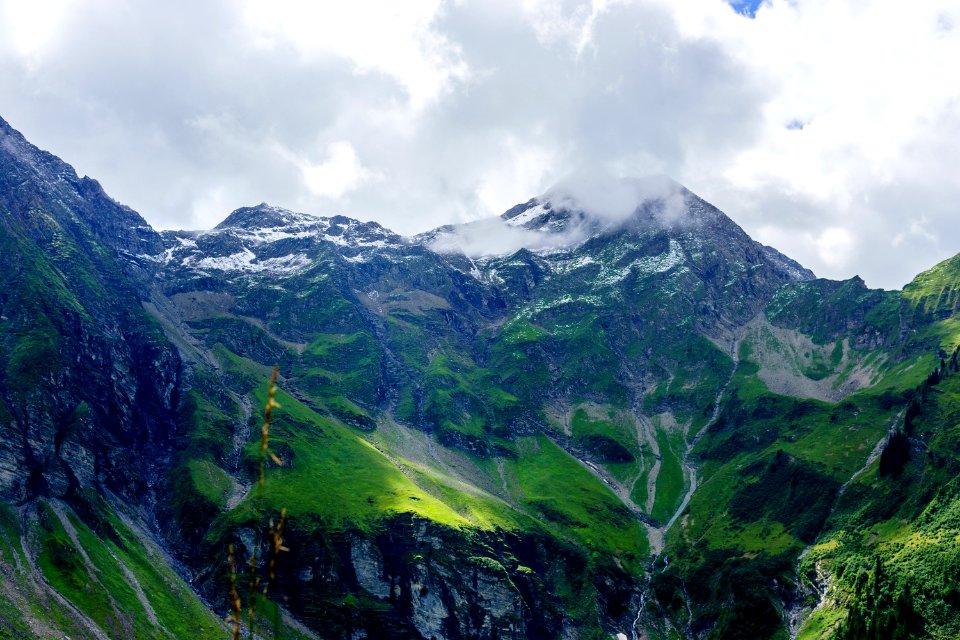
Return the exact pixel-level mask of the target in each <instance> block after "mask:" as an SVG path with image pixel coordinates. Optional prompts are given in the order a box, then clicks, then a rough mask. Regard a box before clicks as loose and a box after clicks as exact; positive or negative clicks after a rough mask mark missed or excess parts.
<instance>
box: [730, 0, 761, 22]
mask: <svg viewBox="0 0 960 640" xmlns="http://www.w3.org/2000/svg"><path fill="white" fill-rule="evenodd" d="M727 2H729V3H730V6H731V7H733V8H734V9H735V10H736V12H737V13H739V14H742V15H745V16H747V17H748V18H753V17H755V16H756V15H757V9H759V8H760V5H761V4H763V0H727Z"/></svg>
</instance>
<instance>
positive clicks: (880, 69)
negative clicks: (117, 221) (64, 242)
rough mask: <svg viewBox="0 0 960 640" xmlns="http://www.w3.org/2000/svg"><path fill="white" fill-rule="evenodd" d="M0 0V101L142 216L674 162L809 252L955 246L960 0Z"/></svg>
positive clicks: (871, 275) (472, 192) (827, 255)
mask: <svg viewBox="0 0 960 640" xmlns="http://www.w3.org/2000/svg"><path fill="white" fill-rule="evenodd" d="M758 4H759V3H758V2H757V0H749V1H746V2H741V1H733V2H725V1H724V0H636V1H622V0H584V1H570V0H565V1H562V2H561V1H559V0H525V1H523V2H520V1H518V0H483V1H480V0H448V1H442V0H404V1H403V2H397V1H396V0H351V1H350V2H343V1H339V2H319V1H310V0H304V1H300V0H223V1H217V0H209V1H204V2H199V1H191V2H186V1H181V2H146V1H143V2H130V1H129V0H83V1H79V0H0V116H2V117H4V118H5V119H6V120H8V121H9V122H10V123H11V124H12V125H13V126H14V127H15V128H17V129H19V130H20V131H22V132H23V133H24V134H25V135H26V136H27V137H28V138H29V139H30V140H31V141H33V142H34V143H35V144H37V145H39V146H41V147H43V148H46V149H48V150H50V151H52V152H54V153H56V154H57V155H59V156H61V157H62V158H64V159H65V160H67V161H68V162H70V163H72V164H73V165H74V166H75V167H76V168H77V170H78V172H79V173H81V174H88V175H91V176H93V177H95V178H97V179H99V180H100V181H101V182H102V183H103V185H104V187H105V188H106V189H107V191H108V192H109V193H110V194H111V195H113V196H114V197H115V198H117V199H118V200H120V201H122V202H124V203H126V204H129V205H130V206H132V207H133V208H135V209H137V210H138V211H140V212H141V213H142V214H143V215H144V216H145V217H146V218H147V219H148V220H149V221H150V222H151V223H152V224H154V225H155V226H157V227H159V228H209V227H211V226H213V225H214V224H216V223H217V222H218V221H219V220H221V219H222V218H224V217H225V216H226V214H227V213H228V212H229V211H231V210H232V209H234V208H236V207H238V206H242V205H248V204H255V203H258V202H261V201H267V202H270V203H273V204H278V205H282V206H286V207H289V208H291V209H296V210H300V211H306V212H309V213H316V214H322V215H327V214H333V213H344V214H347V215H351V216H353V217H357V218H361V219H375V220H378V221H379V222H381V223H382V224H384V225H386V226H388V227H391V228H393V229H395V230H396V231H398V232H401V233H413V232H417V231H422V230H425V229H428V228H431V227H434V226H437V225H439V224H444V223H448V222H464V221H470V220H476V219H480V218H483V217H486V216H491V215H495V214H499V213H501V212H502V211H504V210H505V209H507V208H508V207H510V206H512V205H513V204H516V203H518V202H522V201H525V200H527V199H529V198H530V197H531V196H534V195H537V194H539V193H542V192H544V191H545V190H546V189H548V188H549V187H550V186H551V185H553V184H555V183H557V182H558V181H560V180H562V179H564V178H565V177H568V176H570V175H577V174H578V173H579V172H582V171H585V170H589V171H595V170H597V168H602V169H603V170H605V171H607V172H610V173H613V174H615V175H623V176H644V175H650V174H666V175H669V176H671V177H673V178H675V179H676V180H678V181H679V182H682V183H683V184H685V185H686V186H687V187H689V188H690V189H691V190H693V191H694V192H696V193H698V194H699V195H701V196H702V197H704V198H706V199H707V200H709V201H711V202H713V203H714V204H716V205H717V206H719V207H720V208H722V209H723V210H724V211H726V212H727V213H728V214H729V215H730V216H731V217H732V218H733V219H734V220H736V221H737V222H738V223H739V224H740V225H741V226H743V227H744V228H745V229H746V230H747V231H748V232H749V233H750V234H751V235H753V236H754V237H755V238H757V239H758V240H760V241H762V242H764V243H767V244H772V245H774V246H776V247H777V248H779V249H781V250H782V251H784V252H785V253H787V254H789V255H790V256H792V257H794V258H796V259H798V260H800V261H801V262H803V263H804V264H805V265H807V266H809V267H811V268H812V269H814V271H816V272H817V273H818V274H819V275H822V276H827V277H850V276H852V275H854V274H860V275H862V276H863V277H864V278H865V279H866V280H867V283H868V284H870V285H871V286H883V287H887V288H893V287H899V286H901V285H902V284H903V283H904V282H906V281H908V280H909V279H910V278H911V277H912V276H913V274H915V273H916V272H918V271H920V270H923V269H925V268H927V267H929V266H930V265H932V264H933V263H934V262H936V261H937V260H940V259H943V258H946V257H948V256H951V255H953V254H955V253H957V252H960V63H958V62H957V61H958V60H960V0H944V1H939V0H918V1H917V2H909V3H904V2H894V1H893V0H878V1H874V2H871V1H865V0H844V1H837V0H767V1H764V2H763V3H762V4H759V6H758Z"/></svg>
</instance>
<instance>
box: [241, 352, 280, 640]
mask: <svg viewBox="0 0 960 640" xmlns="http://www.w3.org/2000/svg"><path fill="white" fill-rule="evenodd" d="M278 374H279V367H278V366H274V367H273V375H272V376H270V384H269V386H268V387H267V405H266V408H265V409H264V412H263V426H262V427H261V428H260V477H259V479H258V480H257V495H256V499H255V504H256V512H257V516H258V520H260V519H261V518H262V516H263V490H264V484H265V480H266V463H267V456H269V457H270V459H271V460H273V462H274V463H276V464H277V465H280V466H282V465H283V461H282V460H280V458H278V457H277V456H276V455H274V454H273V452H271V451H270V450H269V446H270V424H271V422H272V421H273V410H274V409H279V408H280V404H279V403H278V402H277V400H276V395H277V376H278ZM286 518H287V509H286V507H284V508H283V509H281V510H280V520H279V521H278V522H277V524H276V526H274V523H273V519H271V520H270V528H269V531H268V532H267V537H268V538H269V540H270V556H269V560H268V563H267V581H266V583H265V584H264V585H263V589H262V591H259V593H260V595H262V597H263V599H264V600H265V599H266V598H267V594H268V592H269V587H270V583H271V582H273V581H274V580H275V579H276V577H277V576H276V567H277V557H278V556H279V554H280V552H282V551H289V549H287V548H286V547H285V546H283V525H284V522H285V521H286ZM258 548H259V544H257V545H255V546H254V549H253V552H252V553H251V554H250V563H249V567H250V581H249V585H248V599H247V618H248V624H249V628H250V637H251V638H252V637H255V634H254V625H255V623H256V618H257V594H258V590H259V589H260V582H261V580H260V576H259V575H257V549H258ZM233 553H234V549H233V545H230V547H229V555H228V558H229V562H230V602H231V604H232V606H233V613H232V614H231V615H230V616H229V617H228V618H227V620H228V622H232V623H233V638H234V640H240V619H241V617H242V615H243V613H242V608H241V604H240V596H239V594H238V593H237V570H236V563H235V560H234V555H233Z"/></svg>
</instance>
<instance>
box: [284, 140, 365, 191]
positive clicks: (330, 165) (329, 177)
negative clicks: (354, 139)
mask: <svg viewBox="0 0 960 640" xmlns="http://www.w3.org/2000/svg"><path fill="white" fill-rule="evenodd" d="M329 152H330V156H329V157H328V158H327V159H326V160H325V161H323V162H321V163H320V164H311V163H309V162H304V163H303V164H302V165H301V167H300V168H301V170H302V171H303V180H304V182H306V183H307V188H308V189H310V191H311V192H312V193H315V194H317V195H319V196H325V197H329V198H339V197H341V196H343V194H345V193H347V192H348V191H353V190H354V189H356V188H357V187H359V186H360V185H361V184H362V183H363V182H364V181H365V180H366V179H367V178H368V177H369V176H370V172H369V171H367V170H366V169H365V168H364V167H363V165H362V164H360V160H359V159H358V158H357V152H356V151H354V149H353V145H351V144H350V143H349V142H334V143H332V144H331V145H330V147H329Z"/></svg>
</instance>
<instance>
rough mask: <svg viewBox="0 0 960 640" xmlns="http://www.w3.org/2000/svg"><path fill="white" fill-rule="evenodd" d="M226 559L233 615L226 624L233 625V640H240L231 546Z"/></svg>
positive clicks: (235, 566)
mask: <svg viewBox="0 0 960 640" xmlns="http://www.w3.org/2000/svg"><path fill="white" fill-rule="evenodd" d="M227 550H228V554H227V559H228V560H229V562H230V604H231V605H232V606H233V613H231V614H230V615H229V616H227V622H232V623H233V640H240V616H241V615H242V613H241V610H240V594H239V593H237V563H236V562H235V561H234V559H233V545H230V546H229V547H228V548H227Z"/></svg>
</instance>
